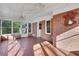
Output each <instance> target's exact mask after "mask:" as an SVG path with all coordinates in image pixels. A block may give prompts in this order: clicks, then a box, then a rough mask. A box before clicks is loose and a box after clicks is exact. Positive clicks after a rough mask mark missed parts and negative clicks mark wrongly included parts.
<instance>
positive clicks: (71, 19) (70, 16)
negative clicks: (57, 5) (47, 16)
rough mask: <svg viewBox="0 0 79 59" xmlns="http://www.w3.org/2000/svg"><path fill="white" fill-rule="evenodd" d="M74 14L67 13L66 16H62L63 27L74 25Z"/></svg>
mask: <svg viewBox="0 0 79 59" xmlns="http://www.w3.org/2000/svg"><path fill="white" fill-rule="evenodd" d="M76 14H77V13H76V12H73V11H71V12H68V13H67V14H66V15H64V16H63V17H64V18H65V21H64V25H65V26H71V25H73V24H75V23H76V21H75V20H74V18H75V16H76Z"/></svg>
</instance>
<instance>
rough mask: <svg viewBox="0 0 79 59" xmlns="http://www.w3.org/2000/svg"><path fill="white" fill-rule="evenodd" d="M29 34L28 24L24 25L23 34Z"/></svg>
mask: <svg viewBox="0 0 79 59" xmlns="http://www.w3.org/2000/svg"><path fill="white" fill-rule="evenodd" d="M26 33H27V24H23V25H22V34H26Z"/></svg>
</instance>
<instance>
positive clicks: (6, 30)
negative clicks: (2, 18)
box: [2, 27, 11, 34]
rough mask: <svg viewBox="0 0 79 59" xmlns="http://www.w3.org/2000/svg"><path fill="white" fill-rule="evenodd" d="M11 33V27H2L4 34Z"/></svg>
mask: <svg viewBox="0 0 79 59" xmlns="http://www.w3.org/2000/svg"><path fill="white" fill-rule="evenodd" d="M10 33H11V27H10V28H9V27H2V34H10Z"/></svg>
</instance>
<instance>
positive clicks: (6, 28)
mask: <svg viewBox="0 0 79 59" xmlns="http://www.w3.org/2000/svg"><path fill="white" fill-rule="evenodd" d="M9 33H11V21H8V20H3V21H2V34H9Z"/></svg>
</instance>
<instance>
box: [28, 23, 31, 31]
mask: <svg viewBox="0 0 79 59" xmlns="http://www.w3.org/2000/svg"><path fill="white" fill-rule="evenodd" d="M28 31H29V32H31V23H29V24H28Z"/></svg>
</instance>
